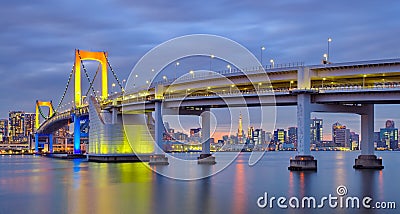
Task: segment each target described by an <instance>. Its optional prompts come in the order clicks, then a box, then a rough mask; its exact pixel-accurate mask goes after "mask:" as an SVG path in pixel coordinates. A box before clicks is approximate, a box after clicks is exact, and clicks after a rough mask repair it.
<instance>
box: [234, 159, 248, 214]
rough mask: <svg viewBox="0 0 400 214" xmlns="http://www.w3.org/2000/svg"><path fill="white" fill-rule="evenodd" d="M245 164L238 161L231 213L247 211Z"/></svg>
mask: <svg viewBox="0 0 400 214" xmlns="http://www.w3.org/2000/svg"><path fill="white" fill-rule="evenodd" d="M244 167H245V164H244V163H243V162H242V163H237V164H236V169H235V170H236V172H235V177H234V178H233V179H234V183H233V206H232V212H231V213H238V214H240V213H245V205H246V203H245V201H246V192H245V191H246V181H245V176H246V175H245V169H244Z"/></svg>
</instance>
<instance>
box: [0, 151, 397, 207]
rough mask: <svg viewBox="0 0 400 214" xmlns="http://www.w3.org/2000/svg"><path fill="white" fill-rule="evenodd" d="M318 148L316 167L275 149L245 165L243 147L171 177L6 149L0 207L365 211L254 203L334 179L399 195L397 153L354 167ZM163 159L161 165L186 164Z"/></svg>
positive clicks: (319, 189)
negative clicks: (186, 177)
mask: <svg viewBox="0 0 400 214" xmlns="http://www.w3.org/2000/svg"><path fill="white" fill-rule="evenodd" d="M318 154H319V155H320V157H318V160H319V162H318V167H319V169H318V172H289V171H288V170H287V168H286V167H287V164H288V160H289V158H288V157H289V155H290V154H289V153H273V154H271V155H269V156H267V157H264V158H263V160H262V161H261V162H260V164H256V165H254V166H252V167H249V166H248V165H247V160H248V157H249V155H248V154H241V155H240V157H239V159H238V160H237V161H236V162H234V163H233V164H232V165H231V166H229V167H228V168H226V169H225V170H223V171H222V172H221V173H219V174H217V175H215V176H212V177H210V178H207V179H200V180H196V181H178V180H174V179H169V178H166V177H163V176H160V175H157V174H155V173H153V172H152V171H151V170H150V169H149V168H148V167H147V166H146V165H144V164H142V163H123V164H103V163H88V162H85V161H65V160H55V159H49V158H41V157H34V156H24V157H20V156H19V157H18V156H13V157H8V156H6V157H2V159H1V161H0V172H1V173H0V213H32V212H34V213H60V212H61V213H62V212H67V213H307V214H308V213H365V212H366V210H365V209H360V210H354V209H331V208H329V207H325V208H323V209H316V210H310V209H286V210H281V209H279V208H277V207H276V206H274V209H269V208H266V209H259V208H258V207H257V206H256V199H257V197H258V196H260V194H262V193H263V192H264V191H268V193H270V194H272V195H273V196H278V197H279V196H288V197H291V196H297V197H303V196H315V197H317V198H320V197H321V196H326V195H327V194H335V193H336V188H337V186H338V185H339V184H343V185H346V186H347V188H348V190H349V195H351V196H359V197H363V196H370V197H372V198H374V200H379V201H390V200H396V199H397V197H398V192H397V190H398V189H400V183H399V182H398V178H399V177H400V173H399V172H398V170H397V166H398V165H400V159H399V158H397V156H396V154H392V153H391V154H389V153H383V155H382V156H383V157H382V158H383V159H385V158H386V159H385V161H386V162H388V163H390V164H388V165H387V166H385V170H383V171H374V170H354V169H353V168H352V165H351V164H353V163H354V154H353V153H346V152H343V153H335V152H326V153H318ZM387 154H388V155H387ZM285 155H286V156H288V157H287V158H286V156H285ZM389 155H392V156H389ZM332 160H335V161H332ZM157 167H159V166H157ZM169 167H170V166H167V167H166V168H165V169H166V170H186V169H184V168H182V169H172V168H169ZM193 170H195V171H196V170H197V172H194V173H199V174H202V173H208V172H209V170H213V166H207V165H204V166H201V165H196V166H195V168H194V169H190V170H188V172H186V173H189V172H190V173H192V172H193ZM385 187H386V189H385ZM379 211H382V210H379ZM385 211H386V213H396V210H393V211H392V210H385ZM390 211H392V212H390ZM373 212H374V210H368V213H373ZM375 212H376V213H381V212H378V211H375Z"/></svg>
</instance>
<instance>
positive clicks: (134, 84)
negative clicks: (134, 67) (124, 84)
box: [133, 74, 139, 88]
mask: <svg viewBox="0 0 400 214" xmlns="http://www.w3.org/2000/svg"><path fill="white" fill-rule="evenodd" d="M138 77H139V75H137V74H135V78H133V88H136V78H138Z"/></svg>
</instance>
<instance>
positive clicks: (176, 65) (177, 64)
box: [175, 62, 180, 79]
mask: <svg viewBox="0 0 400 214" xmlns="http://www.w3.org/2000/svg"><path fill="white" fill-rule="evenodd" d="M179 65H180V63H179V62H176V63H175V79H176V74H177V73H178V66H179Z"/></svg>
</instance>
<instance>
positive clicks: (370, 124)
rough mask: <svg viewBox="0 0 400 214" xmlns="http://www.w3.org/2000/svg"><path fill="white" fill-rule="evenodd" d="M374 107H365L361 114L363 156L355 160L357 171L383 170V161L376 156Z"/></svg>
mask: <svg viewBox="0 0 400 214" xmlns="http://www.w3.org/2000/svg"><path fill="white" fill-rule="evenodd" d="M374 150H375V148H374V105H373V104H369V105H366V106H365V111H364V113H363V114H361V155H359V156H358V158H357V159H356V160H355V163H354V166H353V168H355V169H383V168H384V166H383V165H382V159H378V158H377V157H376V155H374Z"/></svg>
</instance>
